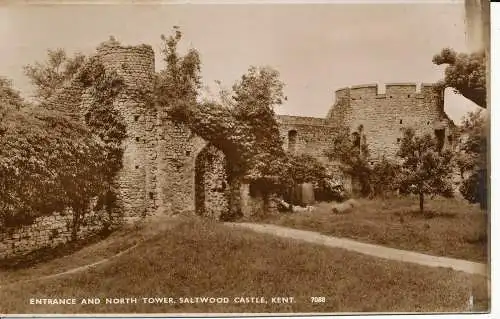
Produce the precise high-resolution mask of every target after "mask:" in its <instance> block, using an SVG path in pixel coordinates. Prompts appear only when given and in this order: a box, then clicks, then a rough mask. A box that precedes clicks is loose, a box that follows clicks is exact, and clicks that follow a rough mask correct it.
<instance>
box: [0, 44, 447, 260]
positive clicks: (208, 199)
mask: <svg viewBox="0 0 500 319" xmlns="http://www.w3.org/2000/svg"><path fill="white" fill-rule="evenodd" d="M96 56H97V57H98V58H99V59H100V61H101V62H102V64H103V65H104V67H105V69H106V70H108V71H111V70H114V71H116V72H117V73H118V74H119V75H121V76H122V77H123V79H124V83H125V88H124V89H123V90H122V91H121V93H120V94H119V96H117V97H116V98H115V100H114V102H113V105H114V107H115V108H116V109H117V110H118V111H119V112H120V114H121V115H122V116H123V119H124V122H125V124H126V130H127V137H126V139H125V140H124V141H123V146H124V147H125V151H124V156H123V169H122V170H121V172H120V173H119V174H118V177H117V180H116V183H117V186H118V194H117V195H118V203H119V204H120V205H121V207H122V209H123V216H124V218H125V219H134V218H143V217H145V216H148V215H151V214H169V215H173V214H178V213H185V212H189V213H193V214H194V213H195V211H196V212H198V213H200V214H202V215H208V216H212V217H214V218H217V216H220V214H221V212H222V210H224V209H227V207H228V204H227V203H228V200H227V198H228V197H227V183H225V178H226V175H225V169H224V166H225V159H224V156H223V154H222V153H221V152H220V151H218V150H216V149H214V148H213V146H207V142H206V141H204V140H203V139H201V138H200V137H198V136H196V135H194V134H193V133H192V132H190V131H189V130H188V129H187V128H186V127H184V126H182V125H177V124H174V123H172V122H170V121H169V120H168V119H167V118H165V117H164V114H162V113H161V112H160V111H159V110H158V109H157V108H156V106H155V105H153V103H152V102H151V101H150V99H148V98H147V92H151V91H152V89H153V85H154V76H155V70H154V65H155V61H154V52H153V50H152V48H151V47H150V46H147V45H140V46H129V47H125V46H120V45H116V44H109V45H101V46H100V47H99V48H98V50H97V53H96ZM377 91H378V88H377V86H376V85H364V86H357V87H351V88H346V89H341V90H338V91H336V102H335V105H334V106H333V107H332V109H331V110H330V111H329V113H328V115H327V116H326V117H325V118H313V117H298V116H287V115H279V116H277V121H278V123H279V127H280V134H281V137H282V140H283V145H284V147H285V149H287V150H289V151H291V152H295V153H307V154H310V155H312V156H315V157H316V158H318V159H319V160H320V161H322V162H323V163H325V164H327V165H329V167H330V168H331V169H332V170H334V169H335V165H333V164H331V163H330V162H329V161H328V160H327V159H326V158H325V156H324V151H325V150H326V149H327V148H328V147H330V146H331V142H332V135H333V134H334V133H335V132H336V130H337V129H338V127H339V126H340V125H347V126H348V127H349V128H350V129H351V130H353V131H354V130H355V129H356V128H357V126H358V125H360V124H362V125H363V126H364V130H365V134H366V136H367V142H368V145H369V147H370V151H371V155H372V156H374V157H377V156H381V155H383V154H385V155H388V156H394V154H395V151H396V149H397V148H398V141H397V140H396V138H397V137H398V136H401V129H402V128H403V127H406V126H413V127H415V128H416V129H417V132H419V133H434V131H435V130H436V129H440V128H444V129H445V130H448V123H447V122H446V121H447V118H446V115H445V114H444V111H443V105H442V99H440V98H439V97H437V96H436V95H435V94H434V93H433V91H432V88H431V87H430V86H429V85H423V86H422V87H421V90H420V91H417V90H416V85H415V84H391V85H387V87H386V92H385V94H378V92H377ZM91 99H92V95H91V94H89V92H86V91H85V89H83V88H82V86H81V85H79V83H78V81H76V80H75V81H71V82H70V83H68V84H67V85H65V86H64V87H63V88H62V89H61V90H60V91H59V93H58V94H57V96H55V97H54V99H53V100H52V102H49V103H48V105H49V106H50V105H54V104H65V105H68V107H70V108H72V110H78V109H79V111H80V112H81V110H83V109H85V107H86V105H89V103H90V102H91ZM51 103H52V104H51ZM68 110H69V109H68ZM443 123H444V124H443ZM445 134H448V131H446V133H445ZM210 159H212V160H210ZM241 195H242V196H241V197H242V210H243V211H244V213H245V216H248V215H252V213H253V211H254V210H258V209H259V207H261V206H259V205H260V204H259V203H260V201H261V199H259V198H257V197H258V196H257V197H256V198H254V199H252V198H250V197H251V196H250V189H249V185H248V184H243V185H242V190H241ZM271 204H272V203H271ZM69 216H70V215H69V214H68V215H64V216H63V215H61V214H54V215H52V216H45V217H40V218H38V219H37V220H36V221H35V223H34V224H33V225H31V226H23V227H20V228H18V229H17V230H16V229H10V230H8V231H3V232H1V233H0V251H1V252H2V255H0V258H2V257H6V256H12V255H16V254H25V253H27V252H30V251H32V250H35V249H39V248H43V247H50V246H53V245H56V244H61V243H65V242H67V241H68V240H69V238H70V237H68V226H67V224H68V219H69V218H70V217H69ZM89 225H90V226H84V227H83V228H82V230H81V234H80V237H85V236H88V235H89V234H91V233H94V232H97V231H98V230H99V228H102V225H100V224H99V223H98V222H97V221H96V222H95V223H90V224H89ZM56 234H57V235H56Z"/></svg>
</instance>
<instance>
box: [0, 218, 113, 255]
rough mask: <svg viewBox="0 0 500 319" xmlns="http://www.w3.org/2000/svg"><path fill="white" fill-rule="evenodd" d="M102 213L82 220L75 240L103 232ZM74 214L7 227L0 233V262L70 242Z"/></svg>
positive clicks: (37, 219) (38, 219)
mask: <svg viewBox="0 0 500 319" xmlns="http://www.w3.org/2000/svg"><path fill="white" fill-rule="evenodd" d="M102 216H103V213H100V212H91V213H89V214H86V215H85V217H84V219H83V220H82V223H81V226H80V229H79V231H78V233H77V237H78V239H84V238H87V237H90V236H92V235H94V234H97V233H98V232H99V231H101V230H102V229H103V228H104V223H103V219H102V218H101V217H102ZM72 220H73V214H72V212H71V210H70V209H67V210H65V211H64V212H57V213H54V214H53V215H50V216H41V217H38V218H36V219H35V220H34V222H33V223H32V224H31V225H25V226H21V227H8V228H3V229H2V230H1V231H0V259H7V258H13V257H19V256H23V255H26V254H29V253H30V252H33V251H35V250H38V249H42V248H53V247H56V246H58V245H61V244H65V243H67V242H69V241H71V233H72V227H71V224H72Z"/></svg>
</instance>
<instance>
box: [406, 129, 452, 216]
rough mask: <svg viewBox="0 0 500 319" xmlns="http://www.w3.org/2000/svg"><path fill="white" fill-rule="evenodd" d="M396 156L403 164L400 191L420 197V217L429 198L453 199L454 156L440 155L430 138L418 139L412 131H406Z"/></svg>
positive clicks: (444, 152)
mask: <svg viewBox="0 0 500 319" xmlns="http://www.w3.org/2000/svg"><path fill="white" fill-rule="evenodd" d="M397 155H398V156H399V157H401V158H402V160H403V163H402V170H401V179H400V190H401V191H402V192H403V193H413V194H417V195H418V196H419V204H420V212H421V213H423V211H424V199H425V196H426V195H432V196H433V195H443V196H447V197H450V196H453V190H452V187H451V183H450V180H449V179H450V175H451V172H452V163H451V160H452V153H451V152H450V151H442V152H440V151H439V150H438V149H437V141H436V140H435V139H433V138H432V136H431V135H429V134H427V135H424V136H417V135H415V131H414V130H413V129H405V131H404V138H403V140H402V141H401V146H400V149H399V151H398V153H397Z"/></svg>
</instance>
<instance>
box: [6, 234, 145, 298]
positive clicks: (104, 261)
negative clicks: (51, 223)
mask: <svg viewBox="0 0 500 319" xmlns="http://www.w3.org/2000/svg"><path fill="white" fill-rule="evenodd" d="M137 246H139V244H136V245H134V246H132V247H130V248H127V249H125V250H123V251H121V252H119V253H118V254H116V255H113V256H111V257H108V258H105V259H101V260H99V261H96V262H94V263H92V264H88V265H84V266H80V267H76V268H72V269H69V270H66V271H63V272H59V273H56V274H51V275H46V276H41V277H36V278H32V279H26V280H20V281H14V282H9V283H7V284H5V285H0V289H2V288H5V287H9V286H13V285H17V284H23V283H28V282H33V281H38V280H44V279H51V278H56V277H60V276H64V275H69V274H74V273H78V272H82V271H86V270H88V269H90V268H93V267H95V266H98V265H101V264H104V263H107V262H109V261H111V260H112V259H115V258H117V257H120V256H121V255H123V254H125V253H128V252H129V251H131V250H132V249H134V248H136V247H137Z"/></svg>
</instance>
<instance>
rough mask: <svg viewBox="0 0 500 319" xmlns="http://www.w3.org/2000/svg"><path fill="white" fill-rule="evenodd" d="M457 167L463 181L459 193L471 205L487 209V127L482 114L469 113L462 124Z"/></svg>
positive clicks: (479, 112)
mask: <svg viewBox="0 0 500 319" xmlns="http://www.w3.org/2000/svg"><path fill="white" fill-rule="evenodd" d="M460 133H461V135H462V137H463V138H462V142H461V143H460V145H459V147H460V149H459V157H458V160H457V166H458V168H459V169H460V173H461V176H462V179H463V183H462V185H461V186H460V193H461V194H462V195H463V196H464V198H465V199H467V200H468V201H469V202H471V203H479V204H480V206H481V208H482V209H486V207H487V198H488V188H487V184H488V176H487V165H488V162H487V161H488V158H487V154H488V153H487V147H488V140H487V136H488V126H487V122H486V118H485V117H484V114H483V112H481V111H478V112H471V113H469V114H468V115H467V116H466V117H465V118H464V121H463V123H462V126H461V129H460Z"/></svg>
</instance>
